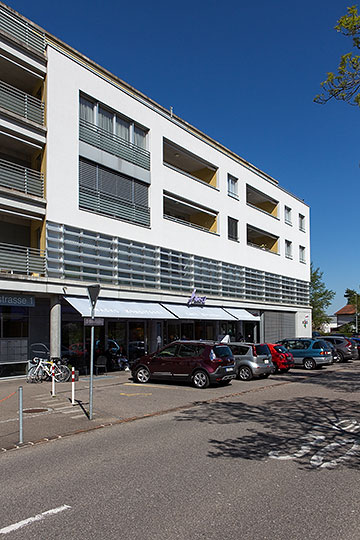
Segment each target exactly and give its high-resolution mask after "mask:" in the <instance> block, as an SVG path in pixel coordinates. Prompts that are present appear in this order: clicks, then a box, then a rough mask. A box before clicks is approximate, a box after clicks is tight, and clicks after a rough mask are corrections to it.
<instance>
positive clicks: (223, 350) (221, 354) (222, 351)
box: [214, 345, 232, 358]
mask: <svg viewBox="0 0 360 540" xmlns="http://www.w3.org/2000/svg"><path fill="white" fill-rule="evenodd" d="M214 353H215V354H216V356H217V358H225V357H226V356H232V352H231V350H230V348H229V347H228V346H227V345H215V347H214Z"/></svg>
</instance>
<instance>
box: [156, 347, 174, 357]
mask: <svg viewBox="0 0 360 540" xmlns="http://www.w3.org/2000/svg"><path fill="white" fill-rule="evenodd" d="M177 347H178V346H177V344H175V345H169V346H168V347H166V348H165V349H163V350H162V351H160V352H158V353H157V355H156V356H158V357H160V358H173V357H174V356H175V353H176V350H177Z"/></svg>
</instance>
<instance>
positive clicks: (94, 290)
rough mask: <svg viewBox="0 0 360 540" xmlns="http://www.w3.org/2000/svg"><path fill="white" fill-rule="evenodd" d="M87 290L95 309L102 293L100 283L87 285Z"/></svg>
mask: <svg viewBox="0 0 360 540" xmlns="http://www.w3.org/2000/svg"><path fill="white" fill-rule="evenodd" d="M87 292H88V297H89V300H90V303H91V306H92V308H93V309H95V305H96V302H97V299H98V296H99V294H100V285H99V284H98V283H95V284H94V285H89V286H88V287H87Z"/></svg>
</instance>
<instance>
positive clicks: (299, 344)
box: [277, 338, 333, 369]
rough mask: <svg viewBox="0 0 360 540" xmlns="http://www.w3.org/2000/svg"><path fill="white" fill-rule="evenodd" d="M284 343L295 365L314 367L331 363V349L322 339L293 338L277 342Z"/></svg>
mask: <svg viewBox="0 0 360 540" xmlns="http://www.w3.org/2000/svg"><path fill="white" fill-rule="evenodd" d="M277 343H278V344H281V345H284V347H286V349H288V351H289V352H291V354H292V355H293V357H294V364H295V366H302V367H304V368H305V369H316V368H317V367H322V366H328V365H330V364H332V363H333V357H332V354H331V349H330V347H329V345H328V343H327V342H326V341H324V340H323V339H310V338H309V339H308V338H294V339H282V340H281V341H278V342H277Z"/></svg>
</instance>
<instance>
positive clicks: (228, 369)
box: [225, 367, 234, 371]
mask: <svg viewBox="0 0 360 540" xmlns="http://www.w3.org/2000/svg"><path fill="white" fill-rule="evenodd" d="M225 371H234V368H232V367H227V368H225Z"/></svg>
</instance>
